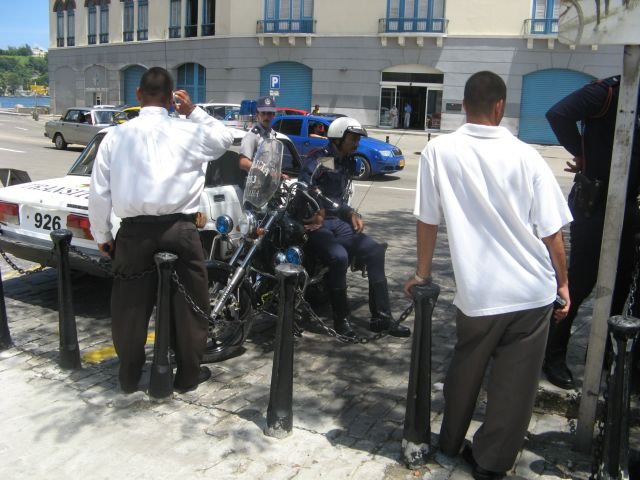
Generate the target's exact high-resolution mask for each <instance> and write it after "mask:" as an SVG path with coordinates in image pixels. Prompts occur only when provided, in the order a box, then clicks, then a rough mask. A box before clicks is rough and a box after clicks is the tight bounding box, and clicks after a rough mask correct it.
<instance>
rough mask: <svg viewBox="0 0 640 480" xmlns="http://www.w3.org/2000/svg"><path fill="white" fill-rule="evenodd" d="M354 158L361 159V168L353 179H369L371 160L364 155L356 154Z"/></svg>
mask: <svg viewBox="0 0 640 480" xmlns="http://www.w3.org/2000/svg"><path fill="white" fill-rule="evenodd" d="M353 158H357V159H358V160H360V170H359V171H358V172H356V174H355V175H354V177H353V179H354V180H367V179H368V178H369V177H371V164H370V163H369V160H367V159H366V158H365V157H363V156H362V155H356V156H354V157H353Z"/></svg>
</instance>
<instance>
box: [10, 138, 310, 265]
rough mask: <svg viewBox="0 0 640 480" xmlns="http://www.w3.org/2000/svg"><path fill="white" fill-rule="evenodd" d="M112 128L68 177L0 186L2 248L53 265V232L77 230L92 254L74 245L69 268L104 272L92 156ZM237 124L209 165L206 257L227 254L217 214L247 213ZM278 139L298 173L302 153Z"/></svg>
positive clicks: (203, 232) (76, 241) (203, 202)
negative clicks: (92, 219) (95, 226)
mask: <svg viewBox="0 0 640 480" xmlns="http://www.w3.org/2000/svg"><path fill="white" fill-rule="evenodd" d="M111 128H115V127H111ZM108 130H109V129H105V130H102V131H101V132H100V133H98V134H97V135H96V136H95V137H94V138H93V140H92V141H91V142H90V143H89V144H88V145H87V146H86V147H85V149H84V150H83V151H82V153H81V154H80V156H79V157H78V159H77V160H76V161H75V162H74V164H73V165H72V167H71V169H70V170H69V173H68V174H67V175H66V176H65V177H62V178H52V179H48V180H40V181H36V182H27V183H21V184H18V185H12V186H9V187H6V188H2V189H0V249H2V250H3V251H4V252H6V253H10V254H12V255H14V256H16V257H18V258H22V259H24V260H28V261H32V262H36V263H40V264H43V265H49V266H55V258H54V256H53V255H52V247H53V243H52V241H51V237H50V233H51V232H52V231H53V230H57V229H60V228H65V229H68V230H70V231H71V232H73V239H72V241H71V245H72V247H75V249H77V250H78V251H80V252H82V253H84V254H86V255H88V256H89V257H90V258H91V260H89V259H88V258H86V255H81V254H78V253H77V252H75V251H74V248H72V251H71V253H70V256H69V259H70V263H71V268H72V269H75V270H80V271H84V272H87V273H91V274H94V275H105V274H106V272H105V268H104V267H105V265H104V264H105V263H108V259H106V258H105V257H104V256H102V255H101V253H100V252H99V250H98V246H97V244H96V242H95V240H94V239H93V237H92V235H91V229H90V223H89V217H88V203H89V200H88V197H89V182H90V180H91V169H92V167H93V162H94V159H95V156H96V153H97V151H98V147H99V146H100V142H101V141H102V139H103V138H104V136H105V134H106V132H107V131H108ZM233 130H234V137H235V140H234V145H233V146H232V147H230V148H229V149H228V150H227V152H226V153H225V154H224V155H223V156H222V157H221V158H219V159H218V160H215V161H212V162H209V163H208V164H207V166H206V176H205V188H204V192H203V194H202V197H201V199H200V208H199V211H200V212H201V213H203V214H204V216H205V218H206V225H205V226H204V228H202V229H200V236H201V240H202V245H203V248H204V250H205V257H207V258H213V257H216V258H220V257H225V256H226V254H227V252H224V251H214V246H215V249H220V248H222V244H219V243H217V242H214V241H213V239H214V238H215V236H216V235H217V231H216V229H215V221H216V219H217V218H218V217H219V216H221V215H228V216H229V217H231V219H232V220H233V222H234V224H235V225H238V224H239V221H240V219H241V218H243V217H244V213H243V211H242V205H241V198H242V192H241V190H240V188H239V186H238V184H239V183H240V182H241V180H242V177H243V175H244V172H242V171H241V170H240V169H239V168H238V151H239V146H238V145H239V143H240V140H241V138H242V136H244V134H245V133H246V132H244V131H240V130H235V129H233ZM278 139H280V140H281V141H282V142H283V144H284V147H285V148H284V157H283V164H282V169H283V171H284V172H285V173H288V174H289V175H294V176H295V175H297V173H298V171H299V169H300V157H299V156H298V153H297V151H296V149H295V147H294V146H293V144H292V143H291V141H290V140H289V139H288V138H287V137H286V136H285V135H278ZM112 223H113V226H114V227H113V235H114V237H115V234H116V232H117V230H118V228H119V226H120V220H119V219H118V218H117V217H116V216H115V215H113V214H112ZM216 245H220V246H216ZM101 266H102V268H101ZM106 271H108V268H107V269H106Z"/></svg>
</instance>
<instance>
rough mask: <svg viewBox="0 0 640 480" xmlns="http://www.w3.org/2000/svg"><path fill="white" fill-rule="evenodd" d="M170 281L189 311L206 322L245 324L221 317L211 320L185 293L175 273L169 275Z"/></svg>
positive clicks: (185, 290) (243, 321)
mask: <svg viewBox="0 0 640 480" xmlns="http://www.w3.org/2000/svg"><path fill="white" fill-rule="evenodd" d="M171 280H172V281H173V283H175V284H176V287H177V288H178V291H179V292H180V294H181V295H182V296H183V297H184V300H185V302H187V304H188V305H189V307H190V308H191V310H193V311H194V312H195V313H196V314H198V315H199V316H200V317H202V318H203V319H205V320H207V322H210V323H213V324H214V325H215V324H218V325H221V324H232V325H234V326H240V325H244V324H245V323H247V322H246V321H245V320H227V319H225V318H222V317H220V318H213V317H212V316H211V315H209V314H208V313H206V312H205V311H204V310H202V309H201V308H200V307H199V306H198V304H196V302H195V300H194V299H193V298H192V297H191V295H189V292H187V288H186V287H185V286H184V284H183V283H182V282H181V281H180V277H179V276H178V274H177V273H176V272H175V271H174V272H172V273H171Z"/></svg>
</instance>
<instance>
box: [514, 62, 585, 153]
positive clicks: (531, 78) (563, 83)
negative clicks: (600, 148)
mask: <svg viewBox="0 0 640 480" xmlns="http://www.w3.org/2000/svg"><path fill="white" fill-rule="evenodd" d="M591 80H593V77H592V76H590V75H587V74H586V73H582V72H575V71H573V70H567V69H563V68H550V69H547V70H539V71H537V72H533V73H529V74H528V75H525V76H524V77H523V78H522V98H521V100H520V128H519V132H518V137H519V138H520V140H522V141H524V142H528V143H541V144H544V145H557V144H558V139H557V138H556V136H555V134H554V133H553V130H551V127H550V126H549V122H547V119H546V117H545V114H546V113H547V110H549V108H551V107H552V106H553V105H554V104H555V103H556V102H558V101H559V100H561V99H562V98H564V97H566V96H567V95H568V94H570V93H571V92H574V91H575V90H577V89H578V88H580V87H582V86H583V85H585V84H587V83H589V82H590V81H591Z"/></svg>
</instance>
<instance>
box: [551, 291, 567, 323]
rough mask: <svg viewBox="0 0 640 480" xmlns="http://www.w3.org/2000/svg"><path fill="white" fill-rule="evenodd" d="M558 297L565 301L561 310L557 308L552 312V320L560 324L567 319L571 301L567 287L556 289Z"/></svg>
mask: <svg viewBox="0 0 640 480" xmlns="http://www.w3.org/2000/svg"><path fill="white" fill-rule="evenodd" d="M558 296H559V297H560V298H561V299H563V300H564V301H565V305H564V307H562V308H558V309H557V310H554V311H553V318H554V319H555V320H556V322H560V321H562V320H564V319H565V318H567V314H568V313H569V307H571V299H570V298H569V287H568V286H564V287H558Z"/></svg>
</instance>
